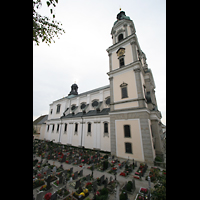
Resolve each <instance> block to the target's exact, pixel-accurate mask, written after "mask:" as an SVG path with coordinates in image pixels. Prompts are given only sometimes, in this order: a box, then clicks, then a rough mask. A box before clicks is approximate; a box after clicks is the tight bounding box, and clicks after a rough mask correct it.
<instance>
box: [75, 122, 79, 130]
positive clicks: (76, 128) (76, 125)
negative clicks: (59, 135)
mask: <svg viewBox="0 0 200 200" xmlns="http://www.w3.org/2000/svg"><path fill="white" fill-rule="evenodd" d="M75 132H78V124H77V123H76V124H75Z"/></svg>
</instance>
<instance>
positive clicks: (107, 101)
mask: <svg viewBox="0 0 200 200" xmlns="http://www.w3.org/2000/svg"><path fill="white" fill-rule="evenodd" d="M106 105H110V97H109V98H107V99H106Z"/></svg>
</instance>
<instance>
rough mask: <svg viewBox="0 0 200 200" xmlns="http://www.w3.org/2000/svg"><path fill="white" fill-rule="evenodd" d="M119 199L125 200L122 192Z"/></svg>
mask: <svg viewBox="0 0 200 200" xmlns="http://www.w3.org/2000/svg"><path fill="white" fill-rule="evenodd" d="M119 199H120V200H126V196H125V195H124V194H123V191H122V193H121V194H120V196H119Z"/></svg>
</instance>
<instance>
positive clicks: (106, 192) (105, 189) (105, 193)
mask: <svg viewBox="0 0 200 200" xmlns="http://www.w3.org/2000/svg"><path fill="white" fill-rule="evenodd" d="M100 195H106V196H108V189H107V188H103V189H102V190H101V191H100Z"/></svg>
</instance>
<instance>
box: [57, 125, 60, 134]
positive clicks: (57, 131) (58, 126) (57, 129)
mask: <svg viewBox="0 0 200 200" xmlns="http://www.w3.org/2000/svg"><path fill="white" fill-rule="evenodd" d="M59 126H60V124H57V132H58V131H59Z"/></svg>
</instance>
